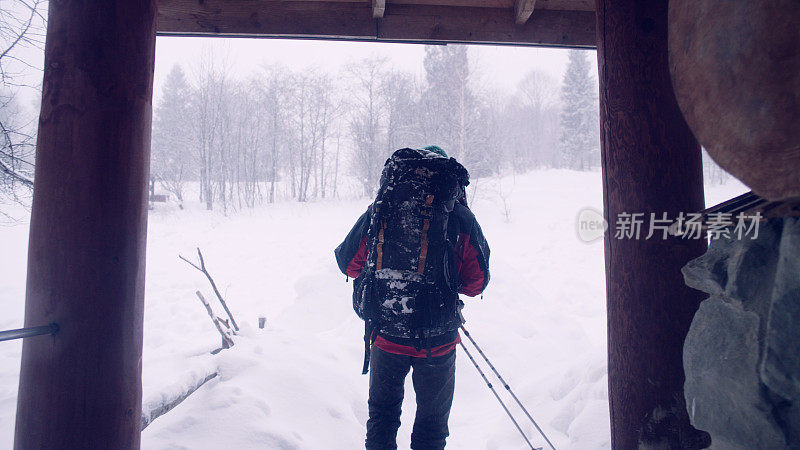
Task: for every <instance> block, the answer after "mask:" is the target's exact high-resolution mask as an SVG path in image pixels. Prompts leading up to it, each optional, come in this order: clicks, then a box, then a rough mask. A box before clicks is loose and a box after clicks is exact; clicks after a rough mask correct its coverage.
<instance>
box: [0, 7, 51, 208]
mask: <svg viewBox="0 0 800 450" xmlns="http://www.w3.org/2000/svg"><path fill="white" fill-rule="evenodd" d="M45 11H46V5H45V2H44V1H43V0H17V1H16V2H10V4H9V3H8V2H6V3H4V4H3V5H2V6H0V220H2V219H4V218H5V217H6V216H5V214H4V213H3V212H2V206H1V205H2V203H4V202H5V201H7V200H10V201H15V202H20V203H27V201H28V199H29V196H30V194H31V191H32V188H33V172H34V171H33V164H34V153H35V149H36V136H35V135H36V117H37V115H38V114H37V113H36V112H35V111H33V112H31V111H28V110H27V109H26V108H23V107H22V105H21V104H20V101H18V99H17V94H18V93H19V91H20V90H21V89H29V90H35V91H37V92H38V93H40V92H41V89H40V88H39V87H38V86H34V85H33V82H32V78H33V77H34V74H36V73H37V72H40V69H39V68H37V67H35V66H34V65H32V64H31V62H30V61H28V60H26V57H25V56H24V53H25V52H32V51H41V50H42V48H43V47H44V33H45V17H44V12H45ZM39 79H40V80H41V75H39Z"/></svg>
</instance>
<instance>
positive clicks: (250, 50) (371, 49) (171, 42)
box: [19, 37, 597, 106]
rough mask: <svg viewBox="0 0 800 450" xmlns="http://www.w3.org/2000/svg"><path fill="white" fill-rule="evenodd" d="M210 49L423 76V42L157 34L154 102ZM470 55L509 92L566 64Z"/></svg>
mask: <svg viewBox="0 0 800 450" xmlns="http://www.w3.org/2000/svg"><path fill="white" fill-rule="evenodd" d="M208 49H211V50H212V51H213V52H214V53H215V54H216V55H220V56H225V60H226V61H227V63H228V64H229V65H230V73H231V74H233V75H234V76H238V77H242V78H245V77H248V76H250V75H252V74H254V73H257V72H258V71H259V70H260V68H261V67H262V66H264V65H269V64H273V63H280V64H283V65H284V66H286V67H288V68H291V69H303V68H307V67H313V66H318V67H320V68H322V69H324V70H329V71H330V72H332V73H335V72H336V71H338V70H339V69H340V68H341V67H342V66H343V65H344V64H346V63H348V62H350V61H354V60H359V59H361V58H364V57H367V56H371V55H375V54H378V55H383V56H386V57H387V58H388V59H389V64H390V66H392V67H394V68H398V69H402V70H406V71H409V72H411V73H413V74H416V75H418V76H420V77H422V76H423V74H424V72H423V67H422V59H423V58H424V56H425V46H424V45H421V44H394V43H384V42H346V41H323V40H300V39H291V40H288V39H247V38H199V37H159V38H158V39H157V40H156V66H155V86H154V96H155V100H156V101H157V100H158V99H159V98H160V96H161V88H162V85H163V83H164V80H165V78H166V76H167V73H169V70H170V69H171V68H172V66H173V65H175V64H180V65H181V66H183V68H184V70H185V71H186V72H187V73H190V72H191V71H192V70H193V67H194V66H195V65H196V64H197V61H198V59H199V58H200V55H201V54H202V53H203V52H204V51H207V50H208ZM587 51H588V52H589V60H590V61H591V63H592V67H593V70H594V72H593V76H594V77H595V79H596V78H597V69H596V68H597V56H596V52H595V51H594V50H587ZM21 56H23V57H24V58H25V59H26V60H27V61H28V62H30V63H32V64H33V65H34V66H36V67H42V59H43V52H42V51H40V50H38V51H37V50H31V51H26V52H24V53H23V55H21ZM470 58H471V63H472V65H473V69H474V70H475V81H476V82H477V83H478V84H479V85H480V86H481V87H483V88H487V89H493V88H497V89H501V90H505V91H507V92H512V91H513V90H514V88H515V87H516V85H517V83H518V82H519V80H520V79H521V78H522V77H523V76H524V75H525V74H526V73H528V72H529V71H531V70H540V71H543V72H546V73H548V74H550V75H551V76H552V77H553V78H555V79H556V81H558V82H559V83H560V82H561V78H562V76H563V74H564V69H565V68H566V64H567V50H565V49H554V48H538V47H513V46H490V45H474V46H471V49H470ZM41 76H42V75H41V72H31V73H29V77H26V78H27V79H28V80H29V81H28V82H30V83H31V84H34V85H39V84H40V83H41ZM19 94H20V97H21V98H20V100H22V104H24V105H25V106H28V105H32V104H33V102H34V101H38V100H37V99H36V97H38V95H35V94H34V93H33V92H32V91H26V90H23V91H22V92H20V93H19Z"/></svg>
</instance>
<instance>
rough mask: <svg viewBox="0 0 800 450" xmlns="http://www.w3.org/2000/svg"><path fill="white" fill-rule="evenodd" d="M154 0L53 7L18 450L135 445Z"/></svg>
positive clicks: (80, 1) (78, 0)
mask: <svg viewBox="0 0 800 450" xmlns="http://www.w3.org/2000/svg"><path fill="white" fill-rule="evenodd" d="M155 32H156V4H155V0H141V1H127V0H103V1H90V0H61V1H52V2H50V8H49V19H48V29H47V43H46V46H45V65H44V85H43V98H42V110H41V117H40V119H39V134H38V141H37V151H36V177H35V185H34V195H33V211H32V217H31V231H30V243H29V250H28V279H27V294H26V307H25V326H36V325H46V324H49V323H52V322H55V323H57V324H58V325H59V326H60V331H59V332H58V333H57V335H55V336H52V337H51V336H47V337H36V338H29V339H26V340H25V342H24V344H23V348H22V369H21V373H20V385H19V399H18V404H17V421H16V434H15V441H14V446H15V448H16V449H26V450H27V449H67V448H69V449H78V448H113V449H130V448H139V441H140V439H139V436H140V433H139V428H140V420H141V417H140V416H141V395H142V394H141V355H142V309H143V294H144V261H145V239H146V226H147V209H146V205H147V197H146V193H147V175H148V166H149V155H150V121H151V110H152V107H151V103H152V90H153V62H154V54H155Z"/></svg>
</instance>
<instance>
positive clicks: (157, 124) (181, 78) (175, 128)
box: [150, 64, 193, 202]
mask: <svg viewBox="0 0 800 450" xmlns="http://www.w3.org/2000/svg"><path fill="white" fill-rule="evenodd" d="M191 96H192V90H191V87H190V86H189V83H188V81H187V80H186V75H185V74H184V72H183V69H182V68H181V66H180V65H177V64H176V65H175V66H173V67H172V70H170V72H169V74H168V75H167V79H166V81H165V83H164V88H163V91H162V94H161V100H160V101H159V104H158V106H157V107H156V110H155V114H154V115H155V117H154V120H153V134H152V136H153V138H152V146H151V147H152V157H151V163H150V174H151V176H152V177H154V178H156V179H157V180H158V181H160V182H161V184H162V185H163V186H164V189H166V190H167V191H168V192H170V193H172V194H173V195H175V197H176V198H177V199H178V201H179V202H183V188H184V183H185V182H186V181H187V180H188V179H189V178H190V177H191V167H192V165H191V160H192V145H193V138H192V131H193V130H192V124H191V103H190V102H191Z"/></svg>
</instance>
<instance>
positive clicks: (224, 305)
mask: <svg viewBox="0 0 800 450" xmlns="http://www.w3.org/2000/svg"><path fill="white" fill-rule="evenodd" d="M197 256H199V257H200V265H199V266H198V265H197V264H195V263H193V262H191V261H189V260H188V259H186V258H184V257H183V256H181V255H178V258H180V259H182V260H184V261H186V263H188V264H189V265H190V266H192V267H194V268H195V269H197V270H199V271H200V272H203V275H205V276H206V278H208V281H209V282H211V289H213V290H214V294H216V295H217V298H218V299H219V302H220V303H221V304H222V308H223V309H225V312H226V313H227V314H228V318H230V319H231V324H232V325H233V329H234V330H235V331H239V325H237V324H236V320H235V319H234V318H233V314H231V310H230V309H228V304H227V303H225V300H224V299H223V298H222V294H220V293H219V289H217V284H216V283H214V279H213V278H211V275H210V274H209V273H208V270H206V263H205V262H204V261H203V253H201V252H200V248H198V249H197Z"/></svg>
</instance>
